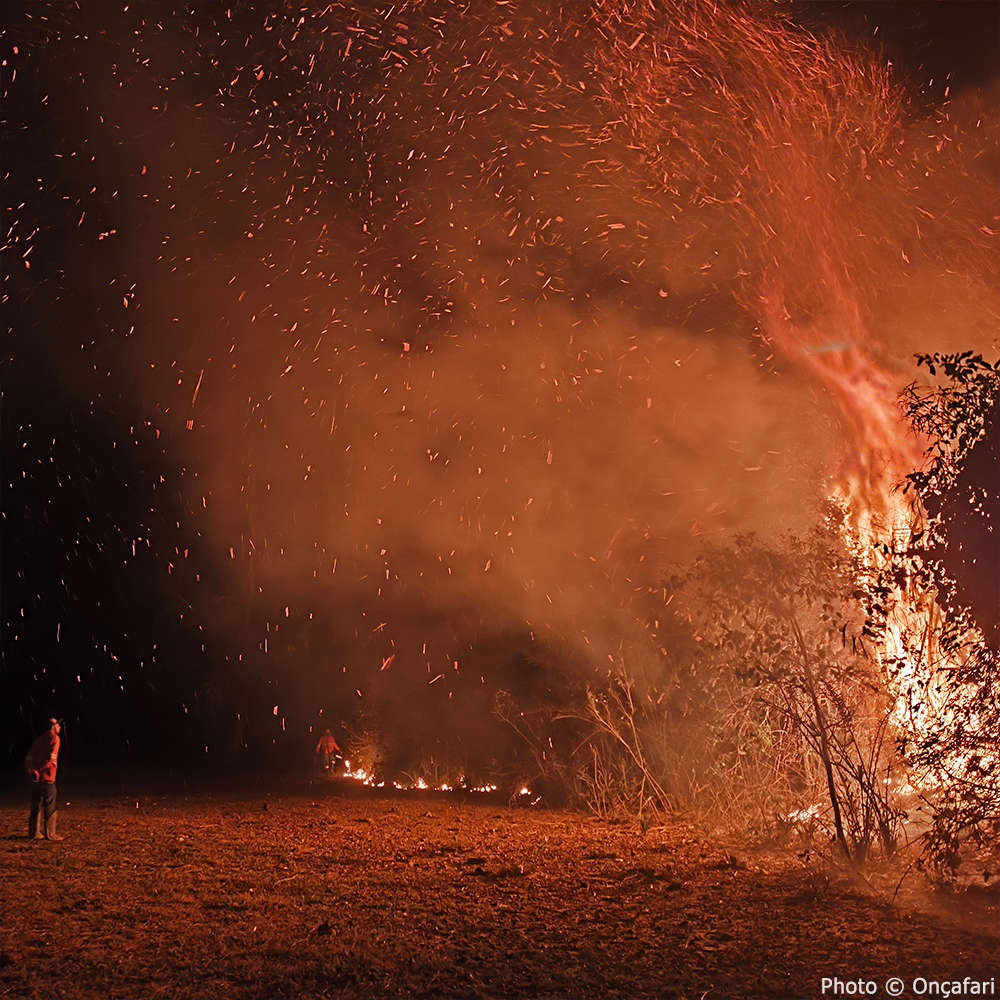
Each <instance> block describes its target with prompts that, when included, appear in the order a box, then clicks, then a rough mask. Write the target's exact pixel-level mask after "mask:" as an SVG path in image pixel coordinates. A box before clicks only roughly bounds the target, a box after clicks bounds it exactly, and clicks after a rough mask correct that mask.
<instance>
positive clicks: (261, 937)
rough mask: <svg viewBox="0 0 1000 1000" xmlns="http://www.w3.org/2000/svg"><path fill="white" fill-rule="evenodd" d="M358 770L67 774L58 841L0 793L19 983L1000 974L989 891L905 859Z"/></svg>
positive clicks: (794, 991) (613, 981) (522, 986)
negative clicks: (390, 791)
mask: <svg viewBox="0 0 1000 1000" xmlns="http://www.w3.org/2000/svg"><path fill="white" fill-rule="evenodd" d="M351 784H353V783H348V782H343V781H338V782H332V783H327V784H324V785H322V786H320V785H314V786H309V785H307V784H305V783H301V784H300V785H299V786H297V787H288V786H286V787H278V786H272V788H271V790H270V792H268V791H264V790H261V789H257V790H255V791H244V792H240V793H234V792H230V793H226V794H209V793H197V794H195V793H192V794H189V795H186V796H185V795H178V794H166V795H159V796H157V795H148V794H146V795H137V794H135V793H133V794H131V795H130V796H128V797H126V795H125V794H124V793H122V794H118V795H115V796H113V797H99V796H95V797H89V798H85V799H84V798H79V797H77V798H73V799H71V800H70V802H68V803H66V802H64V800H63V799H64V794H65V793H62V794H61V796H60V823H61V829H60V832H61V833H64V834H65V835H66V837H67V839H66V840H65V841H64V842H63V843H47V842H44V841H41V842H32V841H29V840H28V839H27V830H26V827H27V796H26V794H23V793H14V794H7V795H5V796H4V798H3V803H2V808H0V857H2V868H0V892H2V896H0V898H2V901H3V902H2V907H3V911H2V920H3V930H2V959H0V961H2V970H0V981H2V993H3V996H4V997H38V998H49V997H80V998H84V997H109V998H110V997H135V998H147V997H170V998H182V997H205V998H209V997H212V998H214V997H227V998H228V997H251V998H257V997H260V998H268V997H664V998H666V997H686V998H694V1000H705V998H711V1000H725V998H734V1000H735V998H741V1000H742V998H750V997H762V998H763V997H774V998H805V997H820V996H823V995H826V996H833V995H835V994H834V992H833V987H832V986H829V985H828V987H827V989H826V991H825V993H824V990H823V982H822V981H823V977H827V978H829V979H831V980H832V979H833V978H834V977H836V978H838V979H839V980H841V981H842V983H846V982H848V981H854V982H856V980H857V979H858V978H859V977H861V978H862V979H864V980H866V981H873V982H874V983H875V984H876V990H877V992H872V987H871V986H869V987H867V990H868V992H867V993H866V994H865V995H867V996H872V995H875V996H880V997H885V996H889V995H890V993H889V992H887V990H886V986H885V984H886V982H887V981H888V980H889V979H890V978H891V977H894V976H899V977H900V978H901V979H902V980H903V981H904V985H905V988H904V991H903V993H902V995H903V996H904V997H912V996H915V995H919V985H920V984H919V983H918V984H917V987H918V992H917V993H915V992H914V989H913V980H914V979H915V978H917V977H923V978H924V979H926V980H928V981H932V980H934V981H939V982H940V981H944V980H959V981H962V980H963V979H964V977H966V976H970V977H972V979H973V980H977V981H983V980H985V981H987V982H988V981H989V980H991V979H993V980H996V979H1000V974H998V971H997V970H998V969H1000V930H998V911H997V899H996V896H995V894H990V893H986V892H981V893H973V892H965V893H961V894H954V893H942V892H939V893H936V894H935V893H932V894H930V896H928V899H930V903H928V902H926V901H921V900H918V897H917V896H915V895H914V883H913V882H912V881H911V883H910V885H909V887H905V886H904V891H903V892H902V893H901V894H900V895H897V896H896V899H895V901H894V902H890V901H889V900H890V898H891V896H892V892H893V890H894V889H895V886H896V884H897V883H898V878H899V873H898V872H896V873H892V874H890V873H885V874H884V875H881V876H878V875H876V876H871V877H870V883H871V884H866V883H865V882H863V881H860V880H858V879H856V878H851V877H848V875H847V874H846V873H845V872H843V871H839V870H837V869H835V868H833V867H831V866H830V864H829V863H823V862H816V861H815V860H811V861H808V862H807V861H805V860H804V859H802V858H800V857H797V856H796V855H795V854H794V853H789V854H787V855H783V854H777V853H751V852H744V851H734V850H732V849H726V848H721V847H719V846H718V845H714V844H712V843H709V842H708V841H707V840H705V839H704V838H703V837H702V836H699V835H698V834H696V833H695V831H694V830H692V829H690V828H687V827H684V826H680V825H675V826H668V827H660V828H656V827H654V828H653V829H651V830H648V831H646V832H645V833H644V832H643V831H642V830H641V829H640V827H639V825H638V824H636V823H612V822H605V821H601V820H597V819H595V818H593V817H589V816H583V815H578V814H572V813H565V812H547V811H534V810H530V809H512V808H509V807H507V806H506V805H504V804H498V803H486V804H484V803H483V802H482V801H478V802H477V801H473V800H472V798H471V797H470V798H469V799H467V800H465V801H463V800H462V799H461V798H459V797H453V798H444V797H440V796H438V797H434V796H431V795H427V796H423V797H406V796H402V795H401V796H397V797H393V798H386V797H381V798H380V797H374V796H371V795H369V794H368V793H367V791H366V790H359V789H357V788H356V787H354V788H352V787H347V786H348V785H351ZM841 989H842V990H843V989H844V987H843V986H842V987H841ZM856 989H857V987H856V985H855V988H854V990H849V991H847V993H854V991H855V990H856ZM993 989H994V991H995V990H996V986H994V987H993ZM966 990H967V991H968V987H966ZM847 993H845V994H843V995H847ZM836 995H842V994H841V993H839V992H838V993H837V994H836ZM967 995H968V993H967ZM986 995H987V996H989V995H996V994H995V992H994V993H993V994H990V993H989V991H988V989H987V991H986Z"/></svg>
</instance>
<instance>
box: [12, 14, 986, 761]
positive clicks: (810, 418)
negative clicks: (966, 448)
mask: <svg viewBox="0 0 1000 1000" xmlns="http://www.w3.org/2000/svg"><path fill="white" fill-rule="evenodd" d="M632 7H633V9H632V10H631V12H630V13H629V14H628V16H625V15H624V14H621V13H620V12H619V11H618V5H616V4H607V5H603V6H600V7H598V8H596V9H592V8H591V7H590V5H587V4H572V5H564V7H560V6H559V5H558V4H551V5H547V4H520V5H517V4H514V3H500V2H497V3H488V4H487V3H482V4H479V3H476V4H472V5H469V4H461V3H450V2H444V0H440V2H430V3H425V4H417V3H403V4H396V5H395V6H394V7H389V6H372V5H367V4H362V5H359V6H358V8H357V9H355V8H353V7H352V6H351V5H350V4H333V5H329V6H328V5H326V4H319V5H302V6H301V7H300V6H298V5H287V6H282V5H278V4H246V3H243V4H231V5H218V4H197V5H192V6H175V5H169V4H162V3H155V4H151V3H138V4H134V3H133V4H123V3H117V4H111V3H101V4H84V5H80V6H77V5H73V4H67V3H55V4H36V3H30V4H27V3H9V4H7V5H6V6H5V9H4V15H3V18H4V38H3V59H4V65H3V80H4V97H3V118H4V121H3V144H4V148H3V163H4V167H3V170H4V173H3V211H4V233H5V246H4V253H3V262H4V263H3V268H4V278H5V293H4V301H3V322H4V328H5V331H6V344H7V349H6V350H5V351H4V357H3V365H4V368H3V373H2V375H3V412H2V418H3V438H2V455H3V477H2V488H3V497H2V507H3V518H4V520H3V538H2V544H3V549H2V556H3V560H2V573H3V578H2V582H3V590H2V606H3V650H2V653H3V661H2V701H0V711H2V732H3V753H4V755H5V757H6V758H7V759H16V758H18V757H19V756H20V755H21V754H22V753H23V750H24V746H25V744H26V742H27V741H28V739H29V738H30V733H31V731H32V729H33V728H34V727H37V724H38V722H39V720H40V719H42V718H44V717H46V716H47V715H48V714H49V713H53V712H54V713H58V714H60V715H64V716H66V718H67V720H68V734H69V737H68V738H69V741H70V742H69V743H68V744H67V746H68V747H69V746H70V745H74V746H75V748H76V751H75V752H76V753H78V754H79V755H80V757H81V758H84V757H89V758H91V759H98V758H100V757H102V756H103V757H110V758H113V759H121V758H122V757H123V756H127V757H129V758H130V759H134V760H136V761H138V762H143V763H154V764H160V765H163V766H167V765H172V764H174V763H177V762H185V763H187V762H191V761H204V760H209V761H210V762H213V763H220V762H228V761H232V760H235V759H240V758H241V755H242V757H245V758H247V759H252V760H253V761H255V762H261V761H265V760H267V759H268V758H269V757H272V756H273V758H274V759H279V758H282V759H290V758H291V757H292V756H294V754H296V753H299V752H301V751H302V750H303V749H304V748H305V749H308V747H307V744H308V741H309V740H310V735H309V734H310V727H315V726H318V725H321V724H323V723H325V722H327V721H332V722H333V723H334V724H336V723H339V722H340V721H342V720H347V721H353V722H357V720H358V718H359V713H363V714H366V715H367V717H368V718H370V719H378V720H380V722H381V725H382V726H383V727H385V728H388V729H391V730H392V732H393V733H394V734H395V738H396V739H397V741H398V743H399V747H398V752H399V755H400V758H401V759H402V758H403V757H405V756H406V755H407V754H409V755H411V756H412V755H414V754H419V752H420V750H421V749H423V750H424V751H425V752H426V751H427V749H428V748H430V749H432V750H433V748H434V747H439V748H440V747H441V746H443V745H444V744H449V745H454V744H456V743H457V744H460V745H461V746H462V747H463V748H464V750H463V751H462V752H465V753H468V754H469V757H470V759H475V760H476V761H477V762H483V763H485V764H488V763H489V761H490V760H492V759H494V758H495V757H496V756H497V755H499V754H500V752H501V751H500V750H499V749H498V746H499V743H498V740H499V737H498V735H497V730H496V723H495V722H494V721H493V720H492V718H491V715H490V708H491V706H492V704H493V698H494V694H495V692H496V691H497V690H498V689H509V690H512V691H513V692H514V693H515V695H516V696H517V697H518V698H520V699H522V700H524V701H532V700H535V701H537V700H540V699H550V700H554V701H558V700H559V699H561V698H566V697H568V695H569V693H570V692H571V691H573V690H576V689H579V688H580V686H581V685H583V684H585V683H586V679H587V678H588V677H590V676H593V675H594V673H595V672H600V671H602V670H604V669H606V666H607V663H608V660H609V658H611V660H612V661H613V660H614V657H615V656H618V655H620V654H621V652H622V650H623V649H625V648H630V649H631V648H633V646H634V647H635V648H641V650H642V652H641V653H637V654H636V655H641V656H644V657H647V658H650V659H651V662H654V663H655V664H660V663H661V661H660V659H658V658H659V657H663V658H664V661H663V662H666V660H668V659H669V650H668V651H666V652H663V653H661V652H660V649H661V648H663V647H662V643H664V642H666V643H667V645H669V642H668V640H667V639H665V638H663V637H662V636H659V635H658V633H657V630H658V629H659V628H660V626H659V625H656V624H654V623H655V622H656V621H658V620H659V618H658V614H659V612H658V611H657V607H659V608H660V609H661V610H662V596H659V597H658V596H657V595H659V594H660V589H661V588H660V583H661V578H662V574H663V572H664V568H665V567H666V566H668V565H669V564H670V563H671V562H672V561H676V560H683V559H685V558H687V557H688V556H689V555H690V553H691V552H692V551H693V550H694V547H695V546H696V545H697V543H698V540H699V538H701V537H706V536H707V537H716V536H718V535H720V534H723V533H725V532H726V531H732V530H738V529H739V530H747V529H754V530H760V531H769V530H773V529H784V528H797V527H802V526H803V525H804V524H806V523H808V521H809V519H810V517H811V516H812V514H811V511H812V510H813V506H814V504H815V502H816V500H817V499H818V498H819V497H820V496H821V495H823V493H824V492H825V491H827V490H828V488H829V484H830V482H831V481H832V480H834V479H836V476H837V475H838V469H841V468H843V467H844V463H845V461H848V459H849V457H850V452H851V449H852V447H853V448H857V447H861V446H860V445H858V443H857V441H855V440H854V439H852V438H851V429H850V428H851V421H850V419H849V417H845V415H844V413H843V412H841V410H840V409H838V404H837V403H836V402H835V400H834V399H833V398H831V396H830V394H829V393H828V392H827V390H826V388H825V387H824V386H823V385H822V384H820V383H818V382H817V381H816V380H815V379H814V378H813V377H812V376H811V375H810V373H809V370H808V366H806V365H804V363H803V362H802V358H803V357H816V356H823V352H827V351H834V352H835V351H838V350H841V349H842V348H840V347H838V346H837V345H838V344H842V343H846V342H847V341H848V340H849V341H850V342H851V344H852V345H853V347H854V348H856V349H857V350H858V351H859V352H860V353H861V354H863V356H864V357H865V358H867V359H870V360H871V363H872V365H873V367H874V368H876V369H877V370H878V371H879V372H881V373H883V374H884V376H885V379H886V380H887V384H892V385H896V386H901V385H903V384H905V383H906V382H907V381H909V380H911V379H912V378H915V377H916V372H915V371H913V370H911V369H912V360H911V359H912V354H913V352H914V351H916V350H957V349H965V348H971V349H975V350H980V351H984V352H986V353H988V354H991V356H995V353H996V334H995V329H996V319H997V312H998V303H997V294H996V288H997V282H996V248H995V240H994V239H993V234H992V233H991V232H990V230H991V229H992V230H993V231H995V230H997V229H998V228H1000V225H998V224H997V218H996V216H997V199H996V176H997V168H998V159H997V150H996V137H997V136H996V127H997V126H996V121H997V114H996V112H997V95H998V82H997V75H996V72H995V71H996V67H997V65H998V63H997V56H998V33H1000V5H998V4H996V3H954V2H949V3H846V4H836V3H821V4H819V3H804V4H799V3H792V4H787V5H785V4H779V5H772V4H753V3H751V4H748V5H745V6H743V7H731V8H723V9H722V11H721V12H720V13H719V14H717V15H714V16H713V15H711V14H710V13H709V12H708V7H707V5H704V4H701V3H690V4H684V3H680V4H660V5H652V4H649V5H645V4H639V5H632ZM781 18H785V19H786V20H781ZM809 32H812V33H813V34H809ZM887 62H891V64H892V65H891V69H889V68H888V67H887V65H886V63H887ZM827 178H829V181H828V180H827ZM831 260H832V261H833V263H832V264H831V263H830V262H831ZM831 268H832V269H833V270H832V271H831ZM833 287H836V288H837V289H838V291H839V294H840V295H841V298H842V300H843V301H837V302H832V300H831V294H832V293H831V288H833ZM776 290H777V291H776ZM768 296H770V297H771V298H770V301H772V302H773V301H776V299H775V296H780V297H781V301H782V302H783V303H784V305H783V308H784V309H785V310H786V312H787V320H788V322H789V324H791V325H790V327H789V329H790V330H792V331H794V336H793V341H792V342H793V345H794V346H793V347H789V346H787V344H786V345H785V346H783V347H776V346H775V345H772V344H769V341H768V339H767V336H766V334H765V330H764V328H763V327H762V313H761V307H760V303H761V302H762V301H763V300H764V299H765V298H767V297H768ZM844 301H849V302H850V305H851V310H852V311H851V316H853V317H854V319H853V320H852V321H851V322H852V323H854V324H855V326H856V327H857V328H855V327H854V326H852V328H851V330H850V331H849V332H847V333H845V327H844V322H843V317H844V316H845V315H846V312H845V310H846V308H847V307H846V306H845V305H844ZM991 352H992V353H991ZM845 456H847V457H845ZM657 600H659V602H660V603H659V605H657V604H656V601H657ZM637 637H638V638H637ZM656 669H660V667H656ZM321 710H322V713H323V714H322V715H321V714H320V711H321Z"/></svg>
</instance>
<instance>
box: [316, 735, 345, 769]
mask: <svg viewBox="0 0 1000 1000" xmlns="http://www.w3.org/2000/svg"><path fill="white" fill-rule="evenodd" d="M338 753H340V747H339V746H338V745H337V741H336V740H335V739H334V738H333V736H332V735H331V734H330V730H329V729H325V730H323V735H322V736H321V737H320V738H319V743H317V744H316V759H317V761H318V762H319V767H320V770H321V771H323V772H324V773H325V774H331V773H332V772H333V771H334V769H335V768H336V762H335V761H334V755H335V754H338Z"/></svg>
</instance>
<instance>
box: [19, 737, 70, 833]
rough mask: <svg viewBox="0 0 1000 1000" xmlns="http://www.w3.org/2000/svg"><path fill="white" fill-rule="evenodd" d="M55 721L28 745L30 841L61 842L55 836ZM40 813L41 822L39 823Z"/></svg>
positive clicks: (57, 757) (57, 761)
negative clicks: (30, 782)
mask: <svg viewBox="0 0 1000 1000" xmlns="http://www.w3.org/2000/svg"><path fill="white" fill-rule="evenodd" d="M61 732H62V726H60V725H59V720H58V719H49V728H48V729H47V730H46V731H45V732H44V733H42V735H41V736H39V737H38V739H37V740H35V742H34V743H32V744H31V749H30V750H29V751H28V756H27V758H26V759H25V761H24V765H25V767H26V768H27V771H28V777H29V778H31V781H32V788H31V812H30V813H29V814H28V836H29V837H30V838H31V839H32V840H62V839H63V838H62V837H60V836H59V834H58V833H56V820H57V819H58V817H59V812H58V810H57V808H56V770H57V769H58V767H59V742H60V741H59V734H60V733H61ZM39 811H41V813H42V817H43V819H42V822H39V815H38V814H39Z"/></svg>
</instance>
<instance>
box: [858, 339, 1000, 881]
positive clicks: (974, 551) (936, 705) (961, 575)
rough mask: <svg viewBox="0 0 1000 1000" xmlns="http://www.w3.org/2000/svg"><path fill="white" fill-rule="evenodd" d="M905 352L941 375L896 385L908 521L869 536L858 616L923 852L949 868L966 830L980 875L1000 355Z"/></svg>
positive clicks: (997, 731)
mask: <svg viewBox="0 0 1000 1000" xmlns="http://www.w3.org/2000/svg"><path fill="white" fill-rule="evenodd" d="M917 361H918V365H924V366H926V367H927V369H928V371H929V372H930V374H931V376H937V374H938V371H939V370H941V372H942V373H943V375H944V377H945V378H946V379H947V380H948V381H947V382H946V383H945V384H940V385H938V386H936V387H930V388H929V387H926V386H925V387H921V386H918V385H917V384H914V385H911V386H909V387H908V388H907V389H906V390H904V392H903V394H902V397H901V401H902V403H903V407H904V410H905V413H906V415H907V417H908V418H909V421H910V423H911V425H912V427H913V428H914V430H915V431H916V432H917V433H919V434H921V435H923V436H924V437H925V438H926V439H927V440H928V441H929V444H928V446H927V449H926V452H925V457H926V462H925V464H924V466H923V467H922V468H921V469H919V470H917V471H915V472H913V473H911V474H910V475H908V476H907V477H906V481H905V484H902V491H903V492H904V493H905V494H906V495H908V496H909V497H910V499H911V503H912V504H913V508H914V511H915V514H916V516H917V518H918V521H917V524H916V527H915V530H914V531H913V533H912V535H910V536H909V537H906V538H904V539H901V540H898V541H896V542H894V541H893V540H892V539H891V538H890V539H888V540H886V541H884V542H883V543H882V544H881V546H880V557H881V558H880V560H879V562H878V564H877V567H876V570H875V571H874V572H873V573H872V579H871V584H870V586H869V598H870V602H869V622H868V629H869V631H870V632H871V633H872V635H873V636H875V637H877V638H878V640H879V641H880V644H881V645H882V647H883V649H884V655H885V663H886V667H887V671H888V674H889V676H890V679H891V683H892V685H893V686H894V689H895V694H896V712H895V714H896V720H895V722H896V725H897V726H898V728H899V732H900V735H899V739H900V744H901V747H902V749H903V752H904V754H905V757H906V760H907V762H908V764H909V767H910V770H911V775H910V780H911V781H912V783H913V785H914V788H915V789H916V790H917V791H918V793H919V794H920V795H921V797H922V798H923V799H924V801H925V804H927V805H928V806H929V807H930V811H931V813H932V815H933V825H932V826H931V828H930V830H929V831H928V832H927V847H928V850H929V852H930V855H931V857H932V858H933V859H934V861H935V862H936V863H938V864H939V865H941V866H943V868H944V869H945V871H946V872H950V873H952V874H954V873H955V872H956V871H957V869H958V866H959V863H960V860H961V845H962V842H963V841H966V840H971V841H972V842H973V843H974V844H976V845H978V846H979V847H980V848H981V849H982V850H983V852H984V860H985V862H986V864H985V876H986V878H987V879H989V877H990V867H991V865H990V861H989V859H990V857H991V856H992V858H993V859H994V862H995V859H996V856H997V854H998V851H1000V701H998V697H997V695H998V680H1000V671H998V667H1000V661H998V655H1000V648H998V647H1000V625H998V615H1000V603H998V599H997V595H998V589H1000V585H998V568H1000V567H998V560H997V540H996V536H995V533H994V532H995V524H996V522H997V518H998V490H997V482H998V478H997V472H998V469H997V427H998V423H997V411H998V406H1000V363H994V364H990V363H989V362H986V361H984V360H983V358H982V357H981V356H979V355H973V353H972V352H971V351H967V352H965V353H962V354H952V355H940V354H933V355H918V356H917Z"/></svg>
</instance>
